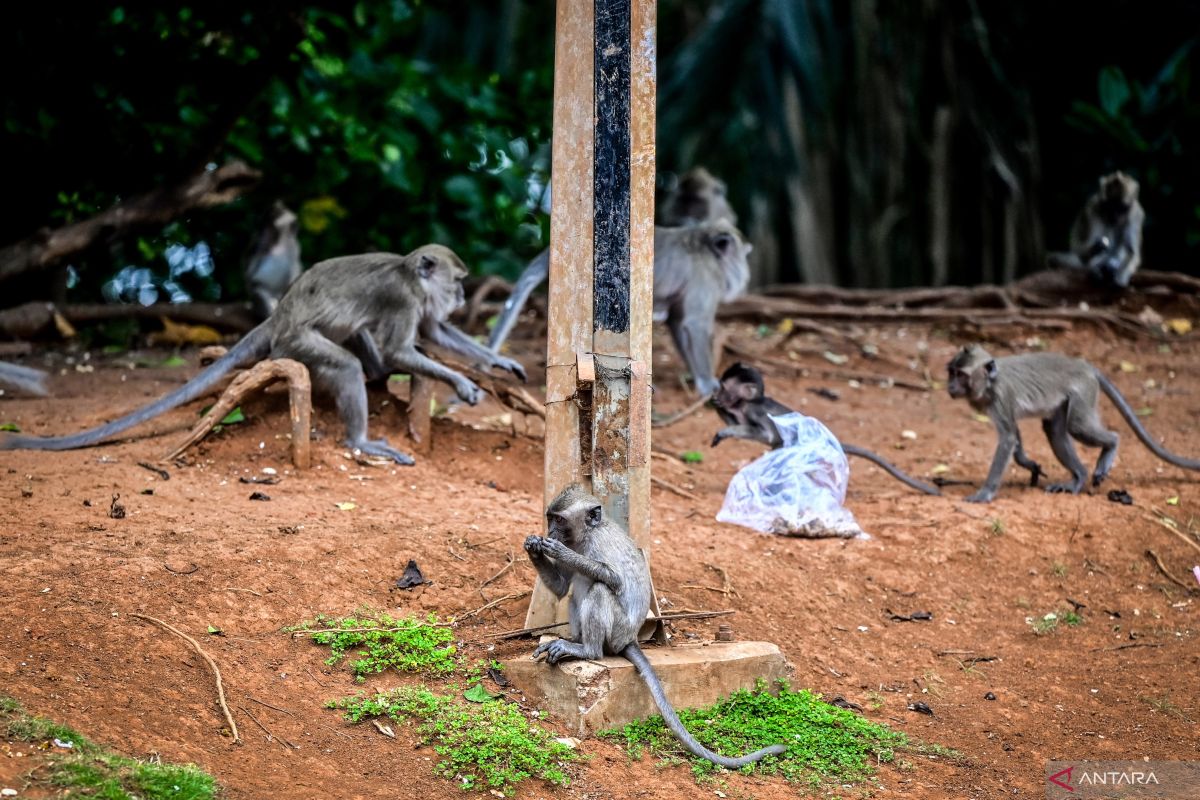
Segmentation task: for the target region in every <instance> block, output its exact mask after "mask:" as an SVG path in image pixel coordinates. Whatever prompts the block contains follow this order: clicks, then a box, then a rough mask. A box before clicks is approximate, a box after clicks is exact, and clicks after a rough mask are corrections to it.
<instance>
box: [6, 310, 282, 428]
mask: <svg viewBox="0 0 1200 800" xmlns="http://www.w3.org/2000/svg"><path fill="white" fill-rule="evenodd" d="M270 350H271V321H270V320H267V321H266V322H264V323H262V324H261V325H259V326H258V327H257V328H255V329H254V330H252V331H250V333H248V334H246V335H245V336H244V337H242V340H241V341H240V342H238V343H237V344H235V345H234V346H233V347H232V348H230V350H229V352H228V353H226V354H225V355H223V356H221V357H220V358H219V359H217V360H216V361H214V362H213V363H212V364H210V365H208V366H207V367H205V368H204V369H203V370H202V371H201V372H200V373H199V374H198V375H197V376H196V377H194V378H192V379H191V380H190V381H188V382H187V383H185V384H184V385H183V386H180V387H179V388H178V389H175V390H174V391H171V392H168V393H167V394H166V395H164V396H163V397H161V398H159V399H158V400H155V401H154V402H153V403H151V404H150V405H148V406H143V407H142V408H139V409H138V410H137V411H134V412H132V413H129V414H126V415H125V416H123V417H121V418H120V419H114V420H113V421H112V422H106V423H105V424H103V425H100V426H98V427H95V428H90V429H88V430H86V431H81V432H80V433H73V434H71V435H69V436H8V437H6V438H4V439H0V450H74V449H75V448H77V447H91V446H92V445H94V444H99V443H100V442H102V441H104V440H105V439H107V438H109V437H110V436H115V435H116V434H118V433H121V432H122V431H125V430H128V429H129V428H132V427H133V426H134V425H138V424H140V423H143V422H145V421H147V420H150V419H153V418H155V417H157V416H158V415H159V414H162V413H165V412H167V411H170V410H171V409H172V408H175V407H176V406H180V405H183V404H184V403H186V402H188V401H191V400H195V399H196V398H197V397H200V396H201V395H203V394H204V393H205V392H207V391H208V390H209V389H211V388H212V387H213V386H215V385H216V384H217V382H218V381H220V380H221V378H222V377H224V376H225V375H226V374H228V373H229V372H231V371H233V370H234V369H236V368H237V367H239V366H241V365H242V364H243V363H246V362H249V361H256V360H259V359H262V358H264V357H266V356H267V355H268V353H270Z"/></svg>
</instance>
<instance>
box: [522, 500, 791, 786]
mask: <svg viewBox="0 0 1200 800" xmlns="http://www.w3.org/2000/svg"><path fill="white" fill-rule="evenodd" d="M546 522H547V529H548V530H547V534H546V536H545V537H544V538H543V537H541V536H530V537H528V538H527V539H525V552H526V553H528V554H529V560H530V561H532V562H533V566H534V567H535V568H536V569H537V571H538V575H540V576H541V578H542V582H543V583H544V584H545V585H546V587H547V588H548V589H549V590H550V591H551V592H553V593H554V595H555V596H556V597H559V598H561V597H563V596H564V595H566V593H567V590H568V589H570V591H571V600H570V611H569V614H570V616H569V620H570V626H571V636H570V638H569V639H554V640H552V641H549V642H544V643H542V644H540V645H538V647H537V649H536V650H534V653H533V655H534V657H535V658H536V657H538V656H540V655H542V654H545V656H546V660H547V661H548V662H549V663H551V664H557V663H558V662H559V661H562V660H564V659H570V658H584V659H587V658H601V657H603V656H604V655H605V654H610V655H621V656H624V657H625V658H626V659H628V660H629V661H630V662H632V663H633V665H634V667H636V668H637V671H638V674H640V675H641V676H642V679H643V680H644V681H646V686H647V687H648V688H649V689H650V694H651V695H652V696H653V697H654V702H655V703H656V704H657V705H658V710H659V712H660V713H661V714H662V717H663V720H664V721H665V722H666V723H667V727H668V728H670V729H671V733H673V734H675V737H676V738H677V739H679V741H680V742H682V743H683V746H684V747H686V748H687V749H688V750H689V751H690V752H692V753H694V754H695V755H697V756H700V757H701V758H706V759H708V760H709V761H711V762H713V763H714V764H719V765H720V766H722V767H727V768H729V769H739V768H740V767H744V766H745V765H747V764H752V763H754V762H756V761H759V760H760V759H762V758H764V757H765V756H769V755H779V754H780V753H783V752H785V751H786V750H787V748H786V747H784V746H783V745H778V744H777V745H772V746H770V747H764V748H763V749H761V750H756V751H755V752H753V753H750V754H749V755H746V756H742V757H741V758H727V757H725V756H722V755H718V754H717V753H714V752H712V751H711V750H709V749H707V748H706V747H704V745H702V744H700V743H699V742H697V741H696V739H695V737H693V736H692V735H691V734H690V733H689V732H688V730H687V728H685V727H684V726H683V723H682V722H680V721H679V716H678V715H677V714H676V713H675V709H674V708H672V706H671V702H670V701H669V700H668V699H667V696H666V693H665V692H664V691H663V687H662V684H661V683H660V682H659V680H658V676H657V675H656V674H655V673H654V668H653V667H652V666H651V665H650V662H649V661H648V660H647V659H646V656H645V654H644V653H642V649H641V648H640V647H639V646H638V643H637V633H638V630H639V629H640V628H641V626H642V623H644V622H645V621H646V614H647V612H649V610H650V570H649V568H648V567H647V566H646V559H645V557H644V556H643V555H642V551H641V550H639V549H638V547H637V545H636V544H634V542H633V540H632V539H630V538H629V534H628V533H626V532H625V530H624V529H623V528H622V527H621V526H620V525H618V524H617V523H616V522H614V521H612V520H611V519H608V518H607V517H606V516H605V515H604V511H603V509H602V508H601V506H600V501H599V500H597V499H596V498H595V497H593V496H592V495H591V494H590V493H588V492H587V491H586V490H585V489H584V488H583V487H582V486H580V485H579V484H572V485H571V486H568V487H567V488H566V489H564V490H563V491H562V493H560V494H559V495H558V497H556V498H555V499H554V500H553V501H552V502H551V503H550V506H549V507H548V508H547V509H546Z"/></svg>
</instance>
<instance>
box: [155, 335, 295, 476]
mask: <svg viewBox="0 0 1200 800" xmlns="http://www.w3.org/2000/svg"><path fill="white" fill-rule="evenodd" d="M277 380H284V381H287V385H288V404H289V406H290V415H291V421H292V463H293V464H294V465H295V466H296V469H308V468H309V466H310V465H311V463H312V451H311V447H312V443H311V442H310V441H309V438H310V431H311V429H312V384H311V382H310V381H309V378H308V367H306V366H304V365H303V364H301V363H300V362H299V361H293V360H292V359H290V358H277V359H273V360H269V361H259V362H258V363H257V364H255V365H254V366H252V367H250V369H247V370H244V371H242V372H240V373H239V374H238V376H237V377H236V378H234V379H233V381H232V382H231V383H230V384H229V386H227V387H225V391H224V392H222V393H221V397H220V399H219V400H217V402H216V403H215V404H213V406H212V407H211V408H210V409H209V410H208V413H206V414H205V415H204V416H203V417H201V418H200V421H199V422H197V423H196V425H195V426H194V427H193V428H192V430H191V432H190V433H189V434H188V435H187V437H186V438H184V439H183V441H181V442H180V443H179V444H178V445H176V447H175V449H174V450H172V451H171V452H170V453H168V454H167V455H166V456H164V457H163V460H164V461H170V460H171V459H173V458H177V457H178V456H179V455H181V454H182V453H183V451H184V450H187V449H188V448H189V447H191V446H192V445H194V444H195V443H196V442H199V441H200V440H201V439H203V438H204V437H205V436H207V435H208V433H209V431H211V430H212V429H213V428H214V427H216V426H217V425H219V424H220V423H221V420H223V419H225V417H226V416H227V415H228V414H229V412H230V411H233V409H235V408H237V407H238V405H239V404H240V403H241V402H242V401H243V400H245V399H246V397H247V396H249V395H251V394H253V393H254V392H256V391H258V390H259V389H262V388H263V387H265V386H268V385H270V384H272V383H274V382H275V381H277Z"/></svg>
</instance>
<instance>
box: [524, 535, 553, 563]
mask: <svg viewBox="0 0 1200 800" xmlns="http://www.w3.org/2000/svg"><path fill="white" fill-rule="evenodd" d="M548 541H550V540H549V539H546V538H544V537H542V536H526V537H525V552H526V553H528V554H529V557H530V558H531V559H538V558H545V557H546V553H545V544H546V542H548Z"/></svg>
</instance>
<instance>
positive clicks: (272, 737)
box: [238, 706, 300, 750]
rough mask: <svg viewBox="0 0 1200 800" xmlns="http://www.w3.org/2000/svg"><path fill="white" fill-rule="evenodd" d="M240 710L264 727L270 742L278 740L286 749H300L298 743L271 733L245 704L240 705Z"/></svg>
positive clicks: (256, 723) (263, 730)
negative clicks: (295, 743)
mask: <svg viewBox="0 0 1200 800" xmlns="http://www.w3.org/2000/svg"><path fill="white" fill-rule="evenodd" d="M238 711H241V712H242V713H243V714H245V715H246V716H247V717H249V718H250V721H251V722H253V723H254V724H255V725H257V726H258V727H260V728H262V732H263V733H265V734H266V735H267V741H268V742H271V741H278V742H279V744H280V745H281V746H282V747H283V749H284V750H299V749H300V748H298V747H296V745H294V744H292V743H291V742H289V741H288V740H287V739H285V738H283V737H282V736H276V735H275V734H273V733H271V731H270V730H268V729H267V726H266V725H263V724H262V723H261V722H259V721H258V717H256V716H254V715H253V714H251V713H250V709H248V708H246V707H245V706H238Z"/></svg>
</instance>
